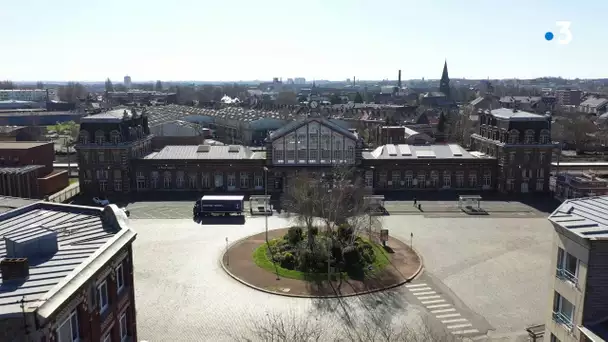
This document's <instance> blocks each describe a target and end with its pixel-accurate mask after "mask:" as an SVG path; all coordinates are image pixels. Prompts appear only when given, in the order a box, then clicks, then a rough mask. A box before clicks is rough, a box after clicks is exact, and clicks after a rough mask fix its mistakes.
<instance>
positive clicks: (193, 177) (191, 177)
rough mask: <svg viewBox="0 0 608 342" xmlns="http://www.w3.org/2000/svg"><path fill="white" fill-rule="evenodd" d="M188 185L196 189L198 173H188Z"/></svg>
mask: <svg viewBox="0 0 608 342" xmlns="http://www.w3.org/2000/svg"><path fill="white" fill-rule="evenodd" d="M188 187H189V188H190V189H196V173H193V172H191V173H189V174H188Z"/></svg>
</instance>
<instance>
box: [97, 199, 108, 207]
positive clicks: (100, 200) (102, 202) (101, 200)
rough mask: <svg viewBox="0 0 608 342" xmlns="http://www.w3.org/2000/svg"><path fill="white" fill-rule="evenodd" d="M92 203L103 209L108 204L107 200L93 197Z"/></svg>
mask: <svg viewBox="0 0 608 342" xmlns="http://www.w3.org/2000/svg"><path fill="white" fill-rule="evenodd" d="M93 202H94V203H95V204H97V205H103V206H104V207H105V206H106V205H108V204H110V201H108V200H107V199H105V198H99V197H93Z"/></svg>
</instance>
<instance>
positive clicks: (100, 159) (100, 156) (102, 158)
mask: <svg viewBox="0 0 608 342" xmlns="http://www.w3.org/2000/svg"><path fill="white" fill-rule="evenodd" d="M97 161H98V162H100V163H103V162H105V161H106V152H105V151H98V152H97Z"/></svg>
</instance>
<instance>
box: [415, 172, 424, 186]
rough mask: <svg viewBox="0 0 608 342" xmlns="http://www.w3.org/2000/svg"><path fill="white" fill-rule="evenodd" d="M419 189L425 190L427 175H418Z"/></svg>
mask: <svg viewBox="0 0 608 342" xmlns="http://www.w3.org/2000/svg"><path fill="white" fill-rule="evenodd" d="M416 178H417V180H418V187H419V188H425V187H426V175H425V174H424V173H419V174H418V175H417V177H416Z"/></svg>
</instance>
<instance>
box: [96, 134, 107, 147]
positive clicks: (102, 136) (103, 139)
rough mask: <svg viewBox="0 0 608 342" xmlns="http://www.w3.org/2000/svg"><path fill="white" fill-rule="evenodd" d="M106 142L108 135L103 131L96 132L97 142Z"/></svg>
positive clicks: (99, 143) (100, 143)
mask: <svg viewBox="0 0 608 342" xmlns="http://www.w3.org/2000/svg"><path fill="white" fill-rule="evenodd" d="M105 142H106V136H105V134H104V133H103V131H97V132H95V143H96V144H98V145H103V144H104V143H105Z"/></svg>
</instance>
